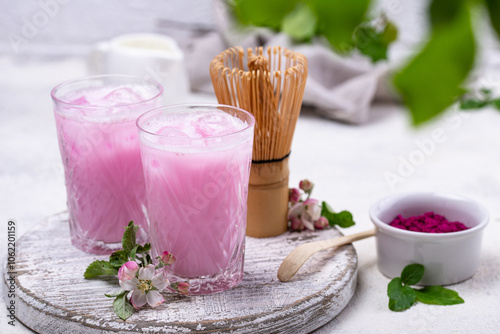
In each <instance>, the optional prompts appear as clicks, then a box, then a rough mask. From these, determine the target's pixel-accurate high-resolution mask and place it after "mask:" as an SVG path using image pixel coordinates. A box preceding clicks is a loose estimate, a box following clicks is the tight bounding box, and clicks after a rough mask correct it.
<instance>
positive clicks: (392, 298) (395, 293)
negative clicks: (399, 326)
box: [387, 277, 417, 311]
mask: <svg viewBox="0 0 500 334" xmlns="http://www.w3.org/2000/svg"><path fill="white" fill-rule="evenodd" d="M387 296H389V309H390V310H391V311H403V310H406V309H407V308H410V307H411V306H412V305H413V304H414V303H415V301H416V299H417V297H416V293H415V290H413V289H412V288H411V287H409V286H407V285H403V284H402V280H401V278H400V277H396V278H393V279H392V281H391V282H390V283H389V285H388V286H387Z"/></svg>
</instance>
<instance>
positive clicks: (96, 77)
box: [50, 74, 163, 109]
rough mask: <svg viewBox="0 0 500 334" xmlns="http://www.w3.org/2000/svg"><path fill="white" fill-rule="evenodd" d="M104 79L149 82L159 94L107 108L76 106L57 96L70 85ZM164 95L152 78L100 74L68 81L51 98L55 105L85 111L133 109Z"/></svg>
mask: <svg viewBox="0 0 500 334" xmlns="http://www.w3.org/2000/svg"><path fill="white" fill-rule="evenodd" d="M103 78H120V79H133V80H137V81H141V82H145V81H147V82H149V83H152V84H153V85H155V86H156V87H157V88H158V93H157V94H155V95H154V96H152V97H150V98H147V99H145V100H142V101H139V102H132V103H123V104H121V103H120V104H117V105H113V106H105V105H92V106H83V105H81V104H75V103H71V102H67V101H63V100H61V99H60V98H59V97H57V96H56V93H57V91H58V90H59V89H60V88H62V87H64V86H68V85H70V84H74V83H78V82H83V81H92V80H96V79H103ZM162 95H163V86H162V85H161V84H160V83H159V82H158V81H156V80H154V79H152V78H143V77H140V76H135V75H126V74H99V75H90V76H86V77H80V78H77V79H71V80H66V81H63V82H61V83H60V84H58V85H57V86H55V87H54V88H53V89H52V90H51V92H50V96H51V97H52V101H54V102H55V103H58V104H63V105H66V106H68V107H72V108H84V109H95V108H122V107H133V106H136V105H141V104H145V103H148V102H151V101H153V100H155V99H157V98H160V97H161V96H162Z"/></svg>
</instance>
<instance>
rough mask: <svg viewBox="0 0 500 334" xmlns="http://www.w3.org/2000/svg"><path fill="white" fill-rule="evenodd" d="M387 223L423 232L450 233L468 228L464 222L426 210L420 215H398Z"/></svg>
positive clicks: (403, 228)
mask: <svg viewBox="0 0 500 334" xmlns="http://www.w3.org/2000/svg"><path fill="white" fill-rule="evenodd" d="M389 225H391V226H393V227H396V228H400V229H402V230H407V231H415V232H424V233H450V232H458V231H463V230H467V229H468V227H467V226H465V225H464V224H462V223H460V222H450V221H448V220H447V219H446V218H445V217H443V216H441V215H438V214H435V213H434V212H426V213H425V214H423V215H421V216H412V217H408V218H403V216H401V215H398V216H397V217H396V218H394V220H393V221H392V222H391V223H390V224H389Z"/></svg>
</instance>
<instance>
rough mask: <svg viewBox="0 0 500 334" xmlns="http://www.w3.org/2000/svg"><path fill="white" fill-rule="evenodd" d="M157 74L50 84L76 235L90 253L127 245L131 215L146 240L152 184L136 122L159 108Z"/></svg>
mask: <svg viewBox="0 0 500 334" xmlns="http://www.w3.org/2000/svg"><path fill="white" fill-rule="evenodd" d="M162 92H163V89H162V87H161V85H160V84H158V83H157V82H155V81H153V80H145V79H143V78H140V77H131V76H120V75H105V76H95V77H89V78H84V79H81V80H75V81H70V82H65V83H63V84H61V85H59V86H57V87H56V88H54V89H53V90H52V99H53V104H54V113H55V119H56V126H57V133H58V137H59V148H60V150H61V156H62V160H63V165H64V172H65V179H66V190H67V195H68V210H69V223H70V224H69V225H70V232H71V241H72V243H73V245H75V246H76V247H77V248H79V249H81V250H84V251H86V252H90V253H96V254H106V253H110V252H112V251H114V250H117V249H119V248H121V243H120V241H121V236H122V234H123V226H126V225H127V224H128V222H129V221H131V220H133V221H134V222H135V223H136V224H138V225H140V226H143V227H144V228H141V229H140V232H139V238H140V239H142V241H144V240H145V239H146V238H147V232H146V228H147V220H146V203H145V202H146V190H145V185H144V176H143V172H142V165H141V157H140V150H139V138H138V137H139V136H138V133H137V128H136V126H135V121H136V120H137V118H138V117H139V116H140V115H141V114H143V113H144V112H146V111H148V110H151V109H154V108H156V107H158V106H159V104H160V99H161V95H162Z"/></svg>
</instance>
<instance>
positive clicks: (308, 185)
mask: <svg viewBox="0 0 500 334" xmlns="http://www.w3.org/2000/svg"><path fill="white" fill-rule="evenodd" d="M299 188H300V189H302V190H304V191H305V192H306V193H308V194H310V193H311V191H312V190H313V188H314V183H312V182H311V181H309V180H308V179H304V180H302V181H300V183H299Z"/></svg>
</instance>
